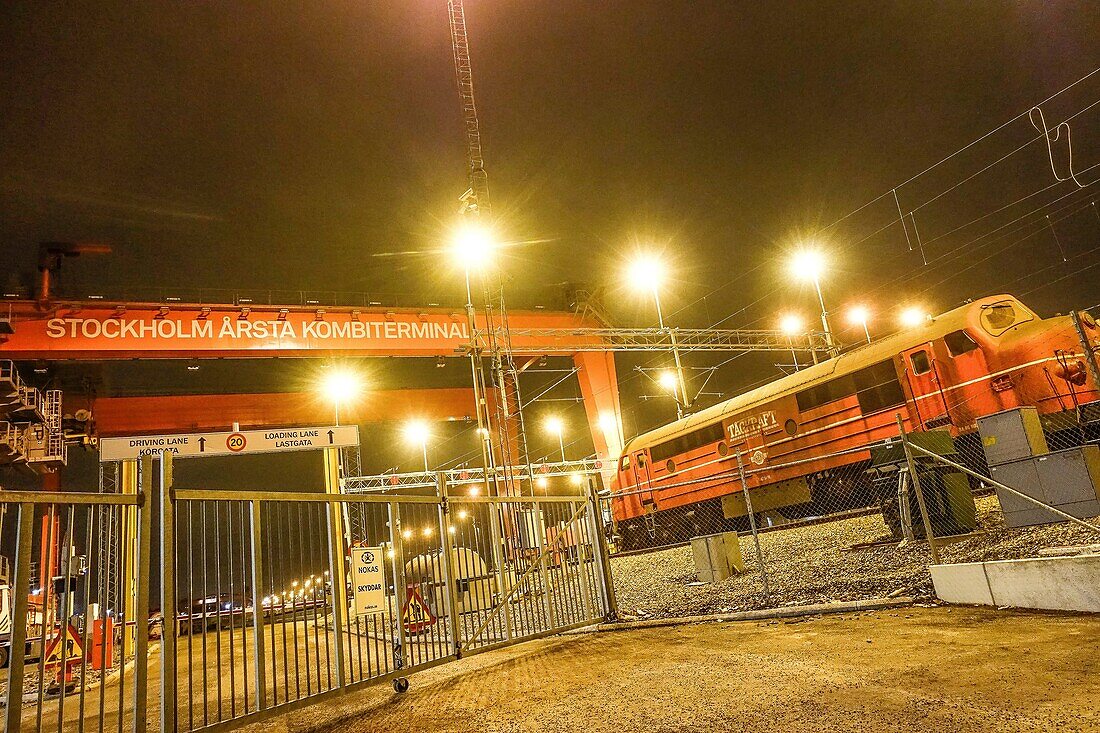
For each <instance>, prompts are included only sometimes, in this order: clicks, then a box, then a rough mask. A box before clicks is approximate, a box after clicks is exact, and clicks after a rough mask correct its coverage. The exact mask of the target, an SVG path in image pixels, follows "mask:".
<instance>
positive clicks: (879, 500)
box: [604, 389, 1100, 618]
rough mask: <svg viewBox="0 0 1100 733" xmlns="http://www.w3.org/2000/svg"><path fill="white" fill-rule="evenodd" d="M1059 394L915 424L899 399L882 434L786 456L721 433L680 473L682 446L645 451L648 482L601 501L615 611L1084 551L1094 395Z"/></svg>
mask: <svg viewBox="0 0 1100 733" xmlns="http://www.w3.org/2000/svg"><path fill="white" fill-rule="evenodd" d="M1062 392H1063V394H1062V395H1061V397H1062V401H1063V403H1064V408H1063V409H1058V410H1054V411H1048V412H1046V413H1040V412H1039V411H1038V410H1036V409H1035V408H1032V407H1023V408H1020V409H1010V410H1007V411H1004V412H1000V413H995V414H992V415H988V416H985V417H982V418H980V419H979V420H978V421H977V423H976V424H975V425H973V426H967V429H965V430H961V429H959V428H958V427H956V426H955V425H953V424H952V423H951V422H950V421H947V422H946V423H945V424H943V425H942V426H940V427H938V428H934V429H928V428H927V427H924V428H923V429H918V428H917V427H916V426H920V425H921V423H920V422H918V421H915V420H914V421H911V420H910V419H909V417H908V416H907V415H904V414H903V413H900V412H899V413H898V414H897V415H895V416H894V422H893V424H892V425H885V424H880V426H879V428H878V429H876V430H875V431H874V433H875V435H874V438H875V439H874V440H871V441H867V442H863V443H861V444H859V445H856V446H852V447H847V448H844V449H841V450H833V451H828V450H826V448H827V447H828V446H829V445H830V444H839V443H842V442H843V441H842V440H839V439H838V440H833V441H830V440H828V439H826V440H823V441H822V450H821V451H820V452H819V453H817V454H816V455H814V456H813V457H812V458H806V459H803V460H797V461H790V462H786V463H782V462H778V463H773V462H772V460H771V458H770V456H769V455H768V446H767V444H766V443H764V444H763V445H762V446H761V447H759V448H755V449H749V450H744V451H730V452H728V453H727V454H726V455H719V453H721V447H722V445H721V444H720V445H719V448H718V449H716V454H715V455H714V456H712V457H711V459H709V460H708V461H704V462H701V463H700V464H699V465H698V466H697V467H696V468H695V469H694V470H681V471H680V472H679V474H678V473H677V472H676V471H675V469H677V468H679V467H678V466H674V465H673V463H674V462H675V461H676V460H677V458H678V457H676V458H669V459H668V461H667V465H664V466H659V467H656V468H655V467H654V465H653V464H657V463H658V462H661V463H665V460H664V457H663V456H660V455H657V456H651V457H650V461H649V465H648V466H646V467H645V470H646V471H647V475H648V476H650V477H652V478H651V480H650V481H648V482H639V484H636V485H634V486H627V487H625V488H619V489H617V490H616V491H615V492H613V493H609V494H608V495H607V496H606V497H605V500H604V511H605V514H606V515H607V516H608V517H609V518H610V526H611V528H612V547H613V548H614V550H615V554H614V555H613V558H612V570H613V575H614V579H615V588H616V591H617V596H618V600H619V605H620V609H621V610H622V612H623V613H624V615H627V616H637V617H643V618H644V617H647V616H679V615H695V614H702V613H728V612H736V611H743V610H751V609H757V608H765V607H777V606H785V605H796V604H813V603H828V602H838V601H853V600H864V599H870V598H882V597H898V596H916V597H928V596H932V595H933V593H934V591H933V587H932V581H931V576H930V573H929V565H931V564H934V563H960V562H977V561H987V560H1008V559H1022V558H1031V557H1040V556H1044V555H1057V554H1072V553H1075V552H1079V551H1082V548H1084V549H1085V550H1086V551H1088V550H1089V549H1090V548H1089V546H1090V545H1093V546H1094V545H1097V544H1098V543H1100V521H1097V520H1096V519H1095V517H1096V516H1097V515H1100V447H1098V445H1097V442H1098V440H1100V403H1095V402H1093V403H1088V402H1083V401H1074V400H1073V398H1072V397H1071V395H1070V394H1068V393H1066V390H1065V389H1063V390H1062ZM825 437H826V438H828V436H825ZM906 444H908V445H906ZM906 448H908V450H907V449H906ZM693 474H694V475H693ZM733 533H735V534H733ZM929 534H931V535H932V537H933V540H934V541H933V543H932V544H931V547H930V544H929V542H928V541H927V536H928V535H929ZM1095 549H1096V548H1095V547H1092V548H1091V550H1093V551H1094V550H1095Z"/></svg>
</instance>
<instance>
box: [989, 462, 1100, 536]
mask: <svg viewBox="0 0 1100 733" xmlns="http://www.w3.org/2000/svg"><path fill="white" fill-rule="evenodd" d="M990 473H991V475H992V477H993V479H994V480H995V481H998V482H1000V483H1002V484H1004V485H1006V486H1009V487H1011V488H1013V489H1016V490H1017V491H1019V492H1020V493H1022V494H1026V495H1027V496H1030V497H1032V498H1034V499H1036V500H1038V501H1041V502H1043V503H1044V504H1049V505H1050V506H1052V507H1055V508H1057V509H1058V510H1059V511H1062V512H1065V513H1066V514H1069V515H1070V516H1073V517H1077V518H1079V519H1086V518H1088V517H1095V516H1100V447H1097V446H1095V445H1086V446H1080V447H1077V448H1070V449H1068V450H1063V451H1055V452H1054V453H1047V454H1046V455H1041V456H1036V457H1033V458H1024V459H1022V460H1017V461H1010V462H1008V463H1002V464H1000V465H996V466H991V467H990ZM997 498H998V500H999V501H1000V503H1001V509H1002V510H1003V511H1004V515H1005V524H1007V525H1008V526H1010V527H1025V526H1028V525H1031V524H1045V523H1048V522H1061V521H1064V520H1065V517H1063V516H1060V515H1058V514H1055V513H1054V512H1052V511H1050V510H1049V509H1047V508H1045V507H1041V506H1038V505H1037V504H1034V503H1032V502H1030V501H1028V500H1027V499H1024V498H1022V497H1020V496H1017V495H1016V494H1014V493H1012V492H1009V491H1005V490H1004V489H1001V488H998V489H997Z"/></svg>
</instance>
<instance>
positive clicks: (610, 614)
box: [588, 478, 619, 621]
mask: <svg viewBox="0 0 1100 733" xmlns="http://www.w3.org/2000/svg"><path fill="white" fill-rule="evenodd" d="M588 512H589V514H590V515H591V517H590V521H591V527H592V531H593V535H594V536H593V541H594V542H595V544H596V548H595V550H596V566H597V567H598V568H599V570H600V593H601V595H602V596H603V599H602V600H603V611H604V614H605V616H606V618H607V619H608V620H609V621H615V620H617V619H618V618H619V603H618V601H617V600H616V598H615V582H614V578H613V577H612V576H611V561H610V553H608V551H607V532H606V530H607V528H606V527H605V526H604V523H603V514H602V513H601V511H600V499H599V495H598V494H597V492H596V484H595V483H594V482H593V481H592V479H591V478H589V480H588Z"/></svg>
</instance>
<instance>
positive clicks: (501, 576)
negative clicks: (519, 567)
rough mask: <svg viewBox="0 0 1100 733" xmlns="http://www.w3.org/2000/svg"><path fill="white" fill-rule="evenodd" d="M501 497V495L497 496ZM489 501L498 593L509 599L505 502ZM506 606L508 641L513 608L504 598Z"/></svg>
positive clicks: (505, 629) (505, 619)
mask: <svg viewBox="0 0 1100 733" xmlns="http://www.w3.org/2000/svg"><path fill="white" fill-rule="evenodd" d="M497 498H498V499H499V497H497ZM486 499H487V500H488V503H487V504H486V505H485V507H486V509H487V514H488V516H489V528H488V529H489V542H491V543H492V545H493V564H494V565H495V566H496V568H495V569H496V574H497V593H498V594H499V596H500V597H501V598H504V599H507V597H508V591H509V590H511V588H509V587H508V576H507V574H506V573H505V568H504V562H505V553H504V540H503V537H502V529H503V528H504V506H505V505H504V504H503V503H501V502H500V501H496V502H494V501H493V497H491V496H486ZM513 519H514V515H513ZM515 531H516V528H515V522H514V521H513V522H512V532H513V534H514V533H515ZM511 561H512V564H513V566H514V565H515V559H514V558H512V560H511ZM503 603H504V604H505V608H504V609H503V613H504V638H505V639H507V640H508V641H511V640H512V609H511V608H509V607H508V606H507V603H508V601H507V600H504V601H503Z"/></svg>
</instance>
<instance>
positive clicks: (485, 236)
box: [452, 222, 494, 494]
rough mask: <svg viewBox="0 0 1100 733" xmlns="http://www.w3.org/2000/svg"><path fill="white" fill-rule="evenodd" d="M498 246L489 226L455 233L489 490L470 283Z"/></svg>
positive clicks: (486, 435)
mask: <svg viewBox="0 0 1100 733" xmlns="http://www.w3.org/2000/svg"><path fill="white" fill-rule="evenodd" d="M493 249H494V245H493V237H492V233H491V232H490V231H489V230H488V229H487V228H485V227H482V226H479V225H476V224H473V223H472V222H467V223H466V224H464V225H463V226H462V227H461V228H460V229H459V230H458V231H457V232H456V233H455V236H454V240H453V242H452V251H453V254H454V256H455V258H456V259H457V260H458V261H459V263H460V264H461V265H462V271H463V274H464V276H465V279H466V327H467V328H468V329H469V331H470V374H471V376H472V377H473V385H474V409H475V410H476V411H477V437H478V442H479V443H480V445H481V467H482V469H483V471H482V475H483V477H484V482H485V492H486V494H488V493H489V467H490V458H491V456H492V451H491V450H490V446H489V434H490V433H489V416H488V415H487V414H486V405H485V397H484V395H483V391H482V384H481V370H480V369H479V362H480V361H481V349H480V347H479V346H478V342H477V322H476V319H475V317H474V296H473V289H472V288H471V286H470V273H471V272H472V271H474V270H480V269H483V268H484V267H486V266H488V264H489V261H490V259H491V257H492V253H493Z"/></svg>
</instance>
